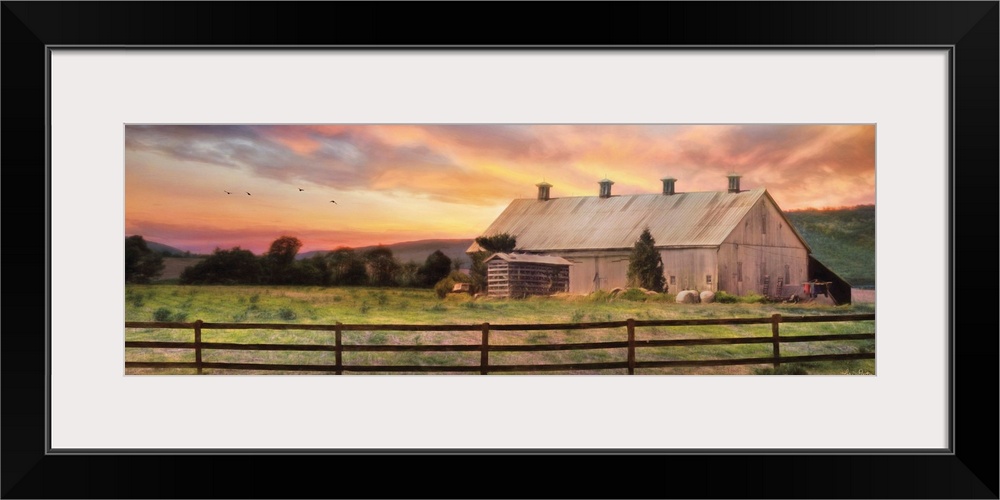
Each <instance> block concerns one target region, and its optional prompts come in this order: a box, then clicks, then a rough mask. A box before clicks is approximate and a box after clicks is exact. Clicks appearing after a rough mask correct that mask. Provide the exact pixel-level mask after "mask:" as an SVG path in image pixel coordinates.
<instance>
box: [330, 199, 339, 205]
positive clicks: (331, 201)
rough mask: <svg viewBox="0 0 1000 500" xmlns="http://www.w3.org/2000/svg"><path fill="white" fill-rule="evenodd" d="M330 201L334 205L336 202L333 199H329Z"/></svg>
mask: <svg viewBox="0 0 1000 500" xmlns="http://www.w3.org/2000/svg"><path fill="white" fill-rule="evenodd" d="M330 203H333V204H334V205H337V204H338V203H337V202H335V201H333V200H330Z"/></svg>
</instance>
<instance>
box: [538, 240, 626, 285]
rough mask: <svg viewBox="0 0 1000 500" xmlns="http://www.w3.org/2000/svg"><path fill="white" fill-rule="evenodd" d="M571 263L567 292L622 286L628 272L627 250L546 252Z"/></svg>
mask: <svg viewBox="0 0 1000 500" xmlns="http://www.w3.org/2000/svg"><path fill="white" fill-rule="evenodd" d="M548 254H549V255H558V256H559V257H562V258H564V259H566V260H568V261H570V262H572V263H573V265H572V266H570V267H569V292H570V293H590V292H593V291H595V290H611V289H612V288H616V287H624V286H625V281H626V275H627V274H628V255H629V252H628V251H622V250H609V251H606V252H594V251H588V252H572V251H564V252H548Z"/></svg>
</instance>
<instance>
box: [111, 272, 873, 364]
mask: <svg viewBox="0 0 1000 500" xmlns="http://www.w3.org/2000/svg"><path fill="white" fill-rule="evenodd" d="M595 295H596V296H568V295H567V296H553V297H532V298H528V299H522V300H504V299H485V298H479V299H473V298H472V297H470V296H468V295H449V296H447V297H446V298H445V299H443V300H442V299H439V298H437V296H436V295H435V294H434V291H433V290H429V289H406V288H389V289H378V288H365V287H357V288H354V287H345V288H324V287H301V286H297V287H278V286H255V287H248V286H183V285H132V284H129V285H127V286H126V292H125V311H126V313H125V320H126V321H156V320H162V318H169V320H171V321H189V322H192V321H195V320H198V319H200V320H202V321H205V322H209V323H251V322H252V323H292V324H330V325H332V324H334V323H336V322H341V323H345V324H373V325H376V324H427V325H433V324H464V325H477V324H480V323H483V322H488V323H491V324H521V323H581V322H600V321H623V320H626V319H629V318H634V319H636V320H662V319H698V318H744V317H761V318H762V317H768V316H770V315H771V314H774V313H779V314H782V315H786V316H799V315H801V316H810V315H830V314H851V313H871V312H874V305H873V304H855V305H849V306H838V307H832V306H820V305H810V304H747V303H735V304H719V303H715V304H677V303H674V302H672V301H665V300H647V301H629V300H622V299H615V298H611V297H609V296H606V295H601V294H595ZM158 318H159V319H158ZM874 331H875V326H874V321H864V322H851V323H785V324H782V325H781V333H782V335H783V336H785V335H788V336H792V335H817V334H830V333H871V332H874ZM480 335H481V334H480V332H478V331H469V332H386V331H357V332H355V331H349V332H344V333H343V342H344V343H345V344H368V345H387V344H388V345H401V344H420V345H431V344H468V345H478V344H479V343H480ZM770 335H771V330H770V325H739V326H717V325H705V326H684V327H640V328H637V329H636V338H637V339H639V340H643V339H681V338H715V337H757V336H764V337H769V336H770ZM333 337H334V335H333V332H332V331H331V332H327V331H307V330H236V329H233V330H214V329H211V330H210V329H205V330H203V332H202V340H203V341H204V342H235V343H276V344H281V343H285V344H333V343H334V338H333ZM125 339H126V340H160V341H178V342H190V341H191V340H192V339H193V333H192V331H191V330H168V329H150V328H134V329H133V328H130V329H126V330H125ZM625 339H626V334H625V329H624V328H611V329H590V330H560V331H496V330H494V331H491V333H490V343H491V344H493V345H503V344H528V345H538V344H555V343H577V342H602V341H623V340H625ZM874 351H875V342H874V341H872V340H864V341H842V342H822V343H818V342H802V343H784V344H782V346H781V352H782V355H787V356H796V355H809V354H841V353H857V352H874ZM770 354H771V344H744V345H722V346H697V347H651V348H641V349H637V350H636V359H637V360H638V361H654V360H657V361H662V360H697V359H731V358H750V357H766V356H770ZM334 356H335V355H334V353H333V352H282V351H226V350H205V351H204V352H203V360H204V361H207V362H212V361H215V362H237V363H239V362H242V363H277V364H322V365H332V364H334ZM625 359H626V350H625V349H619V348H614V349H594V350H583V351H545V352H492V353H490V363H491V364H507V365H514V364H518V365H520V364H550V363H551V364H562V363H591V362H608V361H623V360H625ZM126 360H128V361H193V360H194V356H193V353H192V351H191V350H162V349H138V348H129V349H126ZM343 360H344V364H345V365H352V364H358V365H362V364H365V365H447V364H460V365H465V364H468V365H470V366H475V365H478V363H479V353H478V352H440V353H418V352H400V353H392V352H345V353H344V354H343ZM767 366H769V365H746V366H727V367H698V368H688V367H684V368H680V367H678V368H655V369H642V370H639V371H638V372H637V373H639V374H744V375H750V374H754V373H759V372H760V370H762V368H766V367H767ZM801 367H802V368H803V369H804V370H805V371H806V372H807V373H809V374H827V375H843V374H869V375H870V374H874V373H875V362H874V360H860V361H842V362H815V363H802V364H801ZM207 372H209V373H226V374H228V373H232V374H247V373H261V374H275V373H283V372H266V371H261V372H248V371H223V370H208V371H207ZM127 373H158V374H159V373H193V370H184V369H176V370H170V371H169V372H164V371H161V370H149V369H131V368H130V369H128V371H127ZM289 373H309V372H289ZM538 373H539V372H533V374H536V375H537V374H538ZM542 373H547V374H574V373H578V374H598V375H606V374H615V373H624V370H599V371H580V372H542Z"/></svg>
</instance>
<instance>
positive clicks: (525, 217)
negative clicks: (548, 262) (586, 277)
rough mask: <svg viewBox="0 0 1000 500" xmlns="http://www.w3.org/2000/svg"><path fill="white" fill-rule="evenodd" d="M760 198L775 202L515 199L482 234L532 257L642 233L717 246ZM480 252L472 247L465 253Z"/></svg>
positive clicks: (733, 196) (743, 198)
mask: <svg viewBox="0 0 1000 500" xmlns="http://www.w3.org/2000/svg"><path fill="white" fill-rule="evenodd" d="M762 196H767V198H769V199H770V200H771V202H772V203H773V202H774V200H773V199H772V198H771V197H770V195H768V194H767V191H766V190H765V189H764V188H758V189H753V190H749V191H743V192H740V193H728V192H724V191H708V192H701V193H679V194H674V195H663V194H635V195H621V196H611V197H609V198H600V197H597V196H574V197H567V198H553V199H550V200H548V201H540V200H537V199H517V200H514V201H512V202H511V203H510V205H509V206H508V207H507V209H506V210H504V211H503V213H501V214H500V216H499V217H497V219H496V220H495V221H493V224H491V225H490V226H489V227H488V228H487V229H486V231H484V232H483V234H484V235H488V236H492V235H496V234H500V233H509V234H511V235H514V236H515V237H516V238H517V248H518V250H524V251H531V252H536V251H550V250H607V249H627V248H631V247H632V245H633V244H634V243H635V241H636V240H638V239H639V236H640V235H641V234H642V230H643V229H644V228H646V227H649V231H650V233H651V234H652V236H653V239H655V240H656V246H657V247H667V246H694V247H697V246H718V245H720V244H722V242H723V241H724V240H725V239H726V237H728V236H729V234H730V233H732V232H733V230H734V229H735V228H736V225H737V224H739V222H740V221H741V220H742V219H743V217H744V216H745V215H746V214H747V212H748V211H749V210H750V209H751V208H752V207H753V205H754V204H755V203H757V201H758V200H760V198H761V197H762ZM789 226H791V224H789ZM793 230H794V228H793ZM803 243H804V241H803ZM479 250H480V248H479V245H477V244H476V243H473V244H472V246H470V247H469V249H468V250H467V251H468V252H475V251H479Z"/></svg>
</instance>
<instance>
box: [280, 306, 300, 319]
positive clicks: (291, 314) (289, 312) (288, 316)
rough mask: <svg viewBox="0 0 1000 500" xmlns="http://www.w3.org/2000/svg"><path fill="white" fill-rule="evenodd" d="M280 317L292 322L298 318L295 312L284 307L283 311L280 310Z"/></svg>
mask: <svg viewBox="0 0 1000 500" xmlns="http://www.w3.org/2000/svg"><path fill="white" fill-rule="evenodd" d="M278 317H279V318H281V319H283V320H285V321H291V320H293V319H295V317H296V316H295V311H293V310H291V309H289V308H287V307H282V308H281V309H278Z"/></svg>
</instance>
